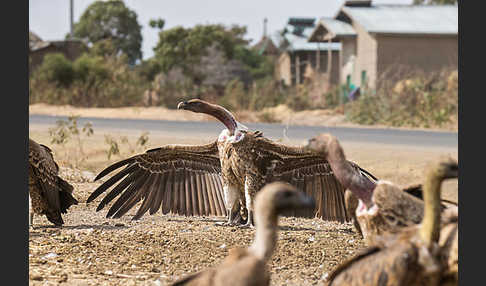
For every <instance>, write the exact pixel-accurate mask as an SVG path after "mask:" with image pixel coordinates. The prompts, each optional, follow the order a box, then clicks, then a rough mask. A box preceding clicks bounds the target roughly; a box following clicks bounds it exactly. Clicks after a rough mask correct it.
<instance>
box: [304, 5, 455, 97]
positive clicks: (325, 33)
mask: <svg viewBox="0 0 486 286" xmlns="http://www.w3.org/2000/svg"><path fill="white" fill-rule="evenodd" d="M457 20H458V11H457V6H454V5H372V3H371V1H363V0H361V1H359V0H354V1H346V2H345V3H344V4H343V6H342V7H341V9H340V10H339V11H338V12H337V13H336V15H335V17H333V18H321V19H320V20H319V21H318V23H317V24H316V27H315V28H314V30H313V31H312V33H311V35H310V36H309V42H312V43H341V50H340V54H339V74H340V75H339V79H340V80H339V81H340V83H342V84H348V86H349V85H350V84H353V85H355V86H368V87H370V88H377V87H378V86H379V84H380V83H381V82H383V81H387V80H391V81H395V80H398V79H399V78H400V77H401V76H403V74H404V73H406V72H410V71H423V72H434V71H439V70H441V69H443V68H453V69H457V66H458V37H457V36H458V35H457V32H458V23H457Z"/></svg>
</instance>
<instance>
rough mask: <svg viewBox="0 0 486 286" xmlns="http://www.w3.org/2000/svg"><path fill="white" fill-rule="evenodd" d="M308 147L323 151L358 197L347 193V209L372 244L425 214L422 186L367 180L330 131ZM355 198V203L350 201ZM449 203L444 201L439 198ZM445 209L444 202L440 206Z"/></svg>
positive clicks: (319, 136) (414, 222)
mask: <svg viewBox="0 0 486 286" xmlns="http://www.w3.org/2000/svg"><path fill="white" fill-rule="evenodd" d="M306 148H307V149H310V150H313V151H315V152H317V153H319V154H322V156H323V157H324V159H327V160H328V161H329V164H330V165H331V169H332V170H333V172H334V175H335V176H336V177H337V178H338V180H339V181H340V182H341V184H342V185H343V186H344V187H345V188H346V189H347V190H348V191H351V192H352V193H353V194H354V196H355V197H357V198H358V206H357V207H355V206H354V205H355V201H354V200H353V199H351V198H350V196H351V195H350V194H347V195H346V201H347V203H348V211H349V210H350V209H351V208H353V207H354V209H355V213H354V216H353V217H354V218H355V221H357V222H358V224H359V228H358V227H357V228H358V231H361V232H362V235H363V237H364V239H365V240H366V242H367V243H368V244H369V245H371V244H373V239H374V238H375V237H376V236H377V235H380V234H382V233H385V232H398V231H400V230H401V229H402V228H403V227H406V226H412V225H416V224H419V223H420V222H421V221H422V219H423V216H424V202H423V200H422V199H421V196H422V188H423V186H421V185H416V186H412V187H408V188H406V189H401V188H399V187H398V186H396V185H394V184H392V183H390V182H388V181H383V180H378V181H377V182H375V181H372V180H369V179H368V178H367V177H366V176H364V175H363V174H362V173H361V172H357V171H356V169H355V168H354V167H353V166H352V165H350V164H349V163H348V161H347V160H346V157H345V155H344V150H343V148H342V147H341V145H340V143H339V141H338V140H337V138H335V137H334V136H332V135H331V134H320V135H318V136H317V137H315V138H312V139H310V140H309V142H308V144H307V146H306ZM353 201H354V203H353ZM442 201H444V202H448V201H446V200H442ZM441 208H442V209H445V205H441Z"/></svg>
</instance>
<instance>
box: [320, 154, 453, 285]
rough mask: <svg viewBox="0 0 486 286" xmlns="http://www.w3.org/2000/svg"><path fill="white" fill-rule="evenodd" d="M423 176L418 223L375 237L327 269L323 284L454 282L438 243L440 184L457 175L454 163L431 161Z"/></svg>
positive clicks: (425, 283) (449, 283)
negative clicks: (422, 207)
mask: <svg viewBox="0 0 486 286" xmlns="http://www.w3.org/2000/svg"><path fill="white" fill-rule="evenodd" d="M426 176H427V179H426V183H425V184H424V193H423V195H424V204H425V209H424V216H423V220H422V221H421V223H420V224H419V225H414V226H411V227H406V228H402V229H401V231H400V232H398V233H394V234H392V233H387V234H384V235H382V236H378V237H376V242H377V244H375V245H373V246H371V247H368V248H367V249H365V250H364V251H361V252H360V253H358V254H357V255H356V256H354V257H352V258H351V259H349V260H347V261H346V262H344V263H343V264H341V265H339V266H338V267H337V268H336V269H335V270H334V271H333V272H331V274H330V275H329V277H328V279H327V285H457V281H456V284H454V281H453V279H454V278H453V277H452V278H451V275H450V271H449V269H448V266H447V265H446V264H445V263H444V262H443V260H442V257H443V253H444V251H445V249H444V247H442V246H440V245H439V243H440V235H441V229H440V227H441V210H440V208H441V203H440V189H441V183H442V181H443V180H444V179H447V178H457V177H458V165H457V162H455V161H454V160H450V159H448V160H443V161H439V162H437V163H435V164H431V165H429V167H428V169H427V172H426ZM456 255H457V254H456ZM456 261H457V256H456Z"/></svg>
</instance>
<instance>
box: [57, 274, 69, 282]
mask: <svg viewBox="0 0 486 286" xmlns="http://www.w3.org/2000/svg"><path fill="white" fill-rule="evenodd" d="M67 280H68V276H67V274H66V273H63V274H61V278H59V279H58V280H57V282H59V283H63V282H67Z"/></svg>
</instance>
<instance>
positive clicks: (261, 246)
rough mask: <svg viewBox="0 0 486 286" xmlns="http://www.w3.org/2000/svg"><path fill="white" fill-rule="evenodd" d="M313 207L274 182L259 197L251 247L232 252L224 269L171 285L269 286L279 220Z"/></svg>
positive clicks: (286, 186)
mask: <svg viewBox="0 0 486 286" xmlns="http://www.w3.org/2000/svg"><path fill="white" fill-rule="evenodd" d="M314 206H315V201H314V199H313V198H312V197H309V196H307V195H306V194H304V193H303V192H301V191H298V190H297V189H296V188H295V187H293V186H292V185H290V184H287V183H282V182H273V183H270V184H267V185H265V186H264V188H263V189H262V190H261V191H259V192H258V194H257V195H256V201H255V221H256V229H255V239H254V241H253V243H252V244H251V246H250V247H248V248H239V247H238V248H232V249H230V250H229V255H228V257H226V259H225V260H224V261H223V262H222V264H221V265H219V266H217V267H214V268H210V269H206V270H203V271H201V272H198V273H195V274H192V275H189V276H187V277H185V278H182V279H181V280H179V281H176V282H175V283H173V284H172V285H173V286H177V285H187V286H189V285H192V286H206V285H207V286H209V285H214V286H223V285H235V286H244V285H248V286H250V285H252V286H260V285H269V284H270V273H269V272H268V270H267V262H268V261H269V260H270V259H271V257H272V254H273V252H274V250H275V248H276V246H277V236H278V233H277V231H278V216H279V215H281V214H282V213H283V212H284V211H286V210H289V209H292V210H294V209H306V208H311V209H312V208H314Z"/></svg>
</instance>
